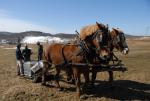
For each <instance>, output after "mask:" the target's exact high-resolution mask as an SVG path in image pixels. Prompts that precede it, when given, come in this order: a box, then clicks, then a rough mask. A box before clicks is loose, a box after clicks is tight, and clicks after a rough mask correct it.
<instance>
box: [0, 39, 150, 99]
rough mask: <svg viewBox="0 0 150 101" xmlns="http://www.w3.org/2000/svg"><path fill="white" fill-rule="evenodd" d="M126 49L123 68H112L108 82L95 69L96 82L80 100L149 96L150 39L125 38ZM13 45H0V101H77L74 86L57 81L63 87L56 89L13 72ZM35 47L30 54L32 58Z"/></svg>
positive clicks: (106, 74)
mask: <svg viewBox="0 0 150 101" xmlns="http://www.w3.org/2000/svg"><path fill="white" fill-rule="evenodd" d="M128 45H129V48H130V53H129V54H128V55H122V54H121V53H119V54H118V53H115V54H117V55H118V57H119V58H120V59H122V61H123V63H124V64H125V66H126V67H127V68H128V71H127V72H124V73H122V72H114V79H115V80H114V82H113V83H112V84H110V83H109V82H108V73H107V72H103V73H98V75H97V80H96V86H95V87H94V88H89V89H87V90H86V91H84V93H83V95H82V96H83V99H81V100H83V101H116V100H128V101H129V100H140V101H141V100H142V101H143V100H144V101H145V100H146V101H149V100H150V39H149V40H148V39H147V40H133V39H132V40H131V39H130V40H128ZM12 47H14V46H8V45H5V46H2V45H1V46H0V101H78V100H79V99H78V98H77V97H76V93H75V92H76V91H75V86H74V85H72V84H68V83H66V82H62V81H61V82H60V84H61V86H62V87H64V90H63V91H62V92H58V91H57V90H56V89H55V88H54V87H45V86H41V84H40V83H32V81H31V80H30V79H26V78H24V77H19V76H16V60H15V49H13V48H12ZM35 49H36V48H34V50H33V52H34V53H33V57H32V58H36V57H35V56H36V51H35Z"/></svg>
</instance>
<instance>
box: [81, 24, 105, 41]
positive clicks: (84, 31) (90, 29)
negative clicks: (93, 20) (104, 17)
mask: <svg viewBox="0 0 150 101" xmlns="http://www.w3.org/2000/svg"><path fill="white" fill-rule="evenodd" d="M99 25H101V26H102V27H104V25H102V24H99ZM99 29H100V27H99V26H98V25H97V24H93V25H88V26H85V27H83V28H81V30H80V35H79V37H80V38H81V39H82V40H84V39H86V37H87V36H90V35H92V34H94V33H95V32H96V31H97V30H99Z"/></svg>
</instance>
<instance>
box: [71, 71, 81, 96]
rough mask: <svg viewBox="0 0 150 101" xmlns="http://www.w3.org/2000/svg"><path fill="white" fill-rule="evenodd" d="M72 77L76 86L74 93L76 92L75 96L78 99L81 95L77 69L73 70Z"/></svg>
mask: <svg viewBox="0 0 150 101" xmlns="http://www.w3.org/2000/svg"><path fill="white" fill-rule="evenodd" d="M72 70H73V75H74V79H75V84H76V92H77V96H78V97H80V95H81V89H80V83H81V81H80V73H79V70H78V69H77V68H73V69H72Z"/></svg>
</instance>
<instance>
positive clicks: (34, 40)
mask: <svg viewBox="0 0 150 101" xmlns="http://www.w3.org/2000/svg"><path fill="white" fill-rule="evenodd" d="M66 41H68V40H67V39H61V38H59V37H51V36H26V37H25V38H24V39H23V40H22V43H28V44H36V43H37V42H41V43H53V42H57V43H62V42H66Z"/></svg>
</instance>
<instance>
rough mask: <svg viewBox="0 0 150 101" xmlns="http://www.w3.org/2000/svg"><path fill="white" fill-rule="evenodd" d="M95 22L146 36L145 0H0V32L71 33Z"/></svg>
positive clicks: (149, 24)
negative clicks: (36, 31) (37, 31)
mask: <svg viewBox="0 0 150 101" xmlns="http://www.w3.org/2000/svg"><path fill="white" fill-rule="evenodd" d="M96 21H98V22H101V23H104V24H109V27H110V29H111V28H112V27H114V28H116V27H118V28H120V29H121V30H123V31H124V32H125V33H127V34H131V35H150V1H149V0H0V31H11V32H22V31H29V30H39V31H43V32H49V33H53V34H55V33H59V32H63V33H74V31H75V30H80V28H82V27H83V26H85V25H89V24H94V23H95V22H96Z"/></svg>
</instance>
